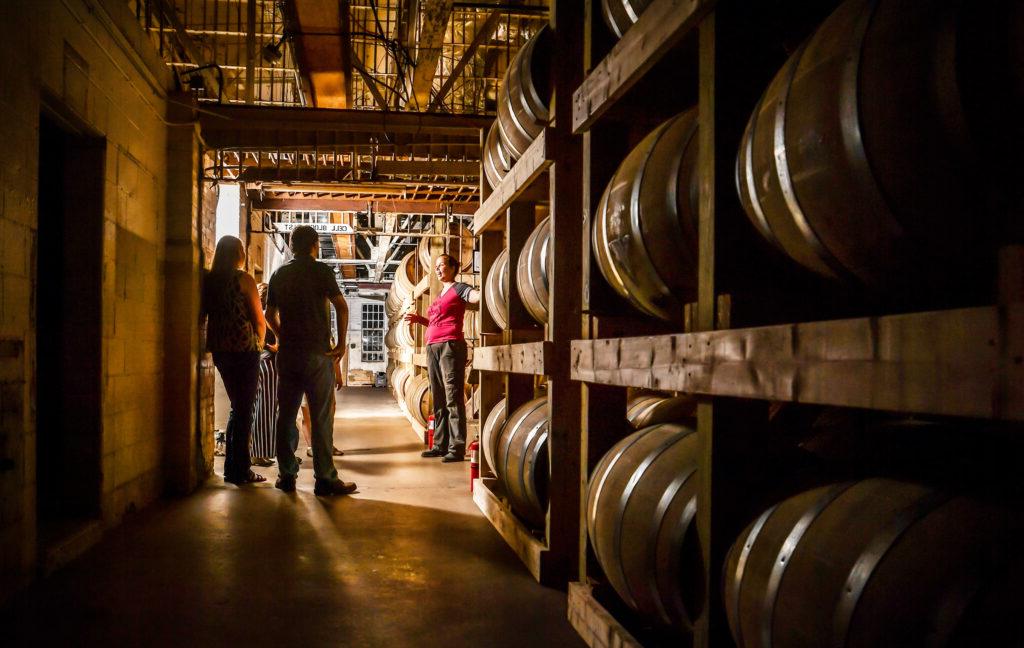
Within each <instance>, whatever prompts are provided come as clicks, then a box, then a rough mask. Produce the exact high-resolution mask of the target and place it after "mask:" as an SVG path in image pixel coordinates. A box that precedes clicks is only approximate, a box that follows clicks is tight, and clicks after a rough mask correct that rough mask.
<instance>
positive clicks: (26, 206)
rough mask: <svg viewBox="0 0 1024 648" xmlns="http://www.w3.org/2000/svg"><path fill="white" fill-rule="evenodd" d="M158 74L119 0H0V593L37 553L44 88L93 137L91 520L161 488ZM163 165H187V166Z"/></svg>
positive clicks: (10, 588)
mask: <svg viewBox="0 0 1024 648" xmlns="http://www.w3.org/2000/svg"><path fill="white" fill-rule="evenodd" d="M169 86H170V78H169V74H168V72H167V70H166V67H165V66H164V65H163V63H162V62H161V61H160V60H159V57H158V56H157V54H156V52H155V51H153V50H152V48H151V46H149V44H148V42H147V41H146V39H145V35H144V34H143V32H142V30H141V29H140V28H139V27H138V25H137V24H136V23H135V21H134V16H132V15H131V14H130V13H129V12H128V9H127V4H126V3H124V2H123V1H119V0H3V2H0V114H2V115H3V119H0V141H3V142H4V144H5V147H6V148H7V154H5V155H4V156H0V405H2V412H3V414H2V417H0V498H2V500H0V602H2V601H3V600H4V599H6V598H7V597H9V596H10V595H11V594H12V593H13V592H14V591H16V590H17V589H18V588H19V587H21V586H23V585H24V584H25V583H26V582H27V581H28V580H30V579H31V577H32V575H33V573H34V568H35V564H36V560H37V558H36V520H35V475H34V468H35V462H36V447H35V438H36V436H35V429H34V420H35V409H36V408H37V407H42V406H45V404H46V396H47V395H45V394H37V393H35V389H34V385H35V375H34V371H35V368H34V367H35V348H36V345H37V340H36V339H35V321H34V301H33V300H34V291H35V288H36V286H35V276H36V269H35V250H36V247H37V246H38V245H39V244H40V243H39V241H37V240H36V239H37V193H38V191H37V174H38V171H37V169H38V147H39V115H40V111H41V110H42V109H43V102H44V101H45V102H46V103H47V104H48V105H56V106H59V107H60V109H61V110H63V111H66V112H67V113H68V114H70V115H72V116H73V118H74V120H75V121H76V122H80V123H81V124H82V125H83V126H85V127H87V128H88V129H89V130H91V131H94V132H96V133H98V134H100V135H102V136H103V137H104V138H105V139H106V143H107V146H106V168H105V187H104V223H103V243H102V247H103V249H102V250H101V251H100V253H101V254H102V264H103V265H102V267H103V278H102V308H101V309H99V310H100V312H101V314H102V318H103V328H102V332H103V333H102V344H103V349H102V358H103V367H102V381H103V384H102V495H101V508H102V517H103V522H104V524H106V525H110V524H115V523H117V522H118V521H119V520H120V519H121V517H122V516H123V515H124V513H125V512H126V511H130V510H132V509H133V508H137V507H141V506H143V505H145V504H147V503H149V502H151V501H152V500H154V499H155V498H156V497H157V496H158V495H159V494H160V493H161V492H162V489H163V484H164V475H163V465H162V464H163V457H164V452H165V448H164V445H165V442H164V435H165V431H164V429H163V427H162V423H161V421H162V419H163V408H164V361H163V354H164V347H163V335H164V329H165V310H164V292H165V261H166V244H165V241H166V236H167V231H166V222H167V218H166V217H167V205H168V202H169V201H168V197H167V195H166V189H167V184H168V183H167V178H168V173H169V169H168V156H167V148H168V130H169V129H168V127H167V126H166V125H165V123H164V118H165V114H166V111H167V106H166V102H165V101H164V99H163V96H162V95H163V91H164V90H165V89H166V88H168V87H169ZM177 172H178V173H179V174H186V175H187V176H188V177H189V178H194V175H193V171H192V168H184V167H183V168H181V169H179V170H178V171H177ZM172 173H173V172H172ZM193 184H194V183H193ZM185 208H186V209H188V207H187V206H186V207H185ZM184 217H185V218H191V214H186V215H185V216H184ZM193 220H194V219H193ZM192 328H194V326H193V327H192ZM193 366H194V365H193ZM181 433H182V434H185V435H187V436H188V437H189V438H192V433H191V432H190V431H189V430H184V431H182V432H181Z"/></svg>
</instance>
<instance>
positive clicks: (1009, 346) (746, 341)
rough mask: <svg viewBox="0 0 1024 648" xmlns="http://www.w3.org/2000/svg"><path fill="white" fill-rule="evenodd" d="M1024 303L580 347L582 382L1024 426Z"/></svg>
mask: <svg viewBox="0 0 1024 648" xmlns="http://www.w3.org/2000/svg"><path fill="white" fill-rule="evenodd" d="M1022 357H1024V303H1016V304H1011V305H1009V306H1008V307H1005V308H1003V309H999V308H996V307H994V306H992V307H980V308H967V309H958V310H950V311H936V312H930V313H913V314H908V315H891V316H885V317H867V318H857V319H849V320H836V321H829V322H810V323H802V324H785V325H778V326H765V327H758V328H748V329H730V330H720V331H706V332H699V333H681V334H676V335H662V336H651V337H635V338H616V339H601V340H574V341H573V343H572V377H573V378H574V379H575V380H580V381H585V382H591V383H599V384H608V385H621V386H630V387H645V388H651V389H662V390H669V391H681V392H687V393H694V394H705V395H709V396H733V397H742V398H755V399H767V400H774V401H783V402H792V403H814V404H820V405H835V406H845V407H861V408H872V409H880V410H890V411H899V412H915V413H922V414H937V415H949V416H969V417H985V418H992V419H1001V420H1017V421H1020V420H1024V364H1022V362H1021V358H1022Z"/></svg>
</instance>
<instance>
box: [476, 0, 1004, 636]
mask: <svg viewBox="0 0 1024 648" xmlns="http://www.w3.org/2000/svg"><path fill="white" fill-rule="evenodd" d="M647 4H648V2H647V1H646V0H602V9H603V14H604V18H605V21H606V22H607V23H608V25H609V28H610V29H611V30H612V31H613V32H614V33H615V34H616V35H617V36H622V35H623V34H624V33H625V32H626V30H627V29H629V28H630V26H631V25H633V24H634V23H635V22H636V21H637V19H638V17H639V15H640V13H641V12H642V11H643V9H644V8H645V7H646V5H647ZM1021 25H1024V3H1020V2H992V3H967V2H946V1H944V0H922V1H921V2H915V3H907V2H897V1H895V0H846V1H845V2H843V3H842V4H841V5H840V6H839V7H838V9H837V10H836V11H835V12H834V13H833V14H832V15H831V16H830V17H829V18H828V19H827V20H826V21H825V22H824V23H823V24H822V25H821V26H820V27H819V28H818V29H817V30H816V32H815V33H814V34H813V35H812V36H811V37H810V38H809V39H808V40H807V41H806V42H805V43H804V44H803V45H801V46H800V47H799V48H798V49H797V50H796V51H795V52H794V53H793V54H792V56H791V57H790V59H789V61H788V62H787V63H786V64H785V66H784V67H783V68H782V69H781V70H780V71H779V72H778V74H777V76H776V77H775V78H774V80H773V81H772V82H771V84H770V85H769V86H768V87H767V89H766V91H765V93H764V95H763V96H762V98H761V100H760V101H759V102H758V104H757V106H756V107H755V109H754V111H753V114H752V115H751V116H750V119H749V122H748V124H747V127H746V131H745V133H744V134H743V136H742V140H741V141H740V142H739V147H738V149H739V153H738V157H737V160H736V170H735V171H736V188H737V191H738V194H739V198H740V203H741V205H742V207H743V209H744V211H745V212H746V214H747V216H748V218H749V220H750V222H751V223H752V225H753V226H754V228H755V229H756V231H757V232H758V233H759V234H760V236H761V237H763V238H764V240H765V241H767V242H768V243H769V244H770V245H772V246H774V247H776V248H777V249H778V250H780V251H781V252H782V253H783V254H785V255H786V256H788V257H789V258H791V259H792V260H793V261H795V262H796V263H798V264H800V265H801V266H803V267H805V268H807V269H808V270H810V271H812V272H815V273H817V274H819V275H823V276H826V277H829V278H832V279H835V280H838V281H845V282H848V283H851V284H853V285H857V286H861V287H864V288H867V289H868V290H869V291H870V292H871V293H873V294H880V295H884V294H887V293H894V292H896V291H901V290H902V291H904V294H906V293H905V291H906V290H907V289H908V287H909V289H910V290H913V289H915V288H919V287H920V288H928V287H930V286H937V287H939V288H941V286H942V285H943V284H944V283H945V282H948V281H951V280H956V278H957V277H958V276H963V275H970V274H972V270H973V271H974V272H973V274H974V275H977V276H980V277H981V278H982V279H983V280H984V281H988V280H989V279H990V275H985V274H983V273H980V272H976V270H977V268H978V267H979V264H981V263H982V262H983V261H984V260H986V259H991V258H993V257H994V244H995V242H997V241H1000V240H1006V239H1007V238H1009V237H1008V236H1007V234H1006V232H1005V231H1003V230H1002V229H1001V228H1003V227H1005V226H1006V223H1005V222H1003V220H1001V219H1003V218H1004V216H1002V215H999V214H996V213H995V212H996V211H997V209H996V208H994V207H993V205H999V204H1000V201H1001V200H1004V199H1005V198H1006V196H1007V195H1009V194H1012V192H1011V191H1005V188H1003V190H1001V189H1000V188H998V187H993V185H994V184H997V183H998V182H999V181H1002V179H1003V178H1005V177H1007V175H1008V169H1007V168H1000V165H1003V164H1004V163H1005V162H1006V159H1005V158H1004V157H1002V156H999V155H995V156H991V155H989V156H986V155H985V154H986V153H987V152H992V151H1000V150H1002V151H1005V150H1007V149H1010V148H1015V149H1019V147H1015V146H1009V145H1007V144H1005V143H1003V144H1001V145H1000V144H999V143H996V142H994V141H992V139H993V134H1000V132H1001V134H1002V135H1003V136H1004V137H1005V138H1006V140H1007V142H1012V143H1013V144H1014V145H1016V144H1019V143H1020V139H1021V137H1022V136H1021V132H1022V131H1021V129H1019V128H1017V127H1016V126H1015V124H1016V119H1017V118H1018V116H1017V114H1018V113H1019V110H1018V108H1020V106H1021V101H1020V99H1021V98H1022V97H1024V75H1021V74H1020V70H1021V69H1024V48H1022V47H1021V46H1020V42H1021V41H1022V39H1021V27H1020V26H1021ZM1000 57H1001V58H1000ZM1014 61H1016V63H1015V62H1014ZM993 78H998V79H1001V80H1002V83H997V84H992V83H986V82H985V81H984V80H986V79H993ZM993 116H1002V117H1005V119H1002V120H994V119H992V117H993ZM697 128H698V122H697V116H696V111H695V110H692V109H691V110H687V111H684V112H682V113H680V114H678V115H676V116H675V117H673V118H671V119H669V120H668V121H666V122H664V123H662V124H661V125H660V126H658V127H657V128H656V129H655V130H654V131H652V132H651V133H650V134H648V135H647V137H645V138H644V139H643V140H642V141H641V142H640V143H639V144H638V145H637V146H636V147H635V148H634V149H633V150H632V151H631V152H630V153H629V154H628V155H627V156H626V158H625V159H624V160H623V161H622V163H621V164H620V166H619V167H618V169H617V170H616V171H615V173H614V175H613V176H612V178H611V180H610V182H609V183H608V185H607V187H606V189H605V191H604V193H603V195H602V197H601V199H600V202H599V203H598V205H597V207H596V209H595V212H594V218H593V229H592V231H591V233H590V234H591V237H592V239H591V241H592V246H591V248H592V250H593V253H594V257H595V262H596V265H597V267H598V268H599V269H600V271H601V274H602V275H603V276H604V277H605V279H606V280H607V282H608V283H609V285H610V286H611V287H612V288H613V289H614V290H615V291H616V292H617V293H618V294H619V295H620V296H621V297H622V298H623V299H624V300H625V301H627V302H628V303H629V304H631V305H632V306H633V307H634V308H635V309H636V310H637V311H638V312H639V313H643V314H644V315H646V316H649V317H652V318H657V319H660V320H664V321H667V322H675V323H680V322H681V318H682V315H683V304H684V303H686V302H691V301H694V300H695V299H696V277H697V205H698V186H699V180H700V178H698V176H697V163H696V161H697V155H696V151H697ZM1014 162H1015V160H1014ZM1018 166H1019V164H1014V165H1011V166H1010V168H1012V169H1016V168H1017V167H1018ZM1016 181H1017V180H1016V179H1015V180H1014V182H1016ZM1001 191H1002V192H1001ZM1003 208H1005V204H1004V205H1003ZM1017 213H1018V214H1019V210H1018V212H1017ZM541 236H542V234H540V233H537V232H535V233H534V236H531V242H533V240H534V239H535V238H537V239H539V238H540V237H541ZM527 248H528V249H527V250H524V252H523V254H522V255H521V257H520V259H519V260H518V266H517V275H516V276H517V279H518V282H519V284H518V288H519V290H520V294H521V295H522V297H523V301H524V304H527V307H528V308H529V301H530V299H528V296H530V297H531V298H532V296H533V295H535V294H540V292H539V291H533V288H534V287H535V284H534V283H533V282H531V281H530V280H529V278H530V277H537V276H541V275H543V274H544V273H543V272H542V271H538V270H536V268H537V267H538V266H537V261H538V257H537V254H536V250H534V249H532V248H531V247H530V245H528V246H527ZM504 263H505V267H496V268H495V272H494V276H493V277H491V276H488V278H487V294H488V297H490V296H491V294H493V295H494V297H495V299H496V300H500V298H501V297H502V296H505V297H507V294H508V290H509V287H508V272H509V270H508V268H507V264H508V259H507V255H506V256H505V258H504ZM524 282H525V283H526V284H527V285H528V286H529V288H528V289H526V290H524ZM545 288H546V286H545ZM531 291H533V292H531ZM500 303H504V302H500ZM534 303H536V302H534ZM491 305H492V304H491V303H490V301H489V302H488V306H489V307H490V306H491ZM492 314H493V310H492ZM531 314H532V315H533V316H534V317H535V318H537V319H538V321H542V318H541V317H538V314H537V313H534V312H533V310H532V309H531ZM495 319H499V318H498V317H495ZM659 399H660V400H659ZM671 401H672V402H669V401H667V400H664V397H660V396H656V395H651V394H640V395H637V396H636V397H634V398H633V399H631V400H630V401H629V410H628V412H627V418H628V420H629V422H630V424H631V425H632V426H633V427H634V429H635V431H634V432H632V433H631V434H630V435H629V436H626V437H625V438H623V439H622V440H621V441H619V442H618V443H616V444H615V445H614V446H613V447H612V448H611V449H610V450H609V451H608V453H607V454H606V455H605V456H604V457H603V458H602V459H601V460H600V461H599V462H598V463H597V465H596V466H595V468H594V469H593V471H592V474H591V475H590V478H589V481H588V490H587V502H586V504H587V507H586V523H587V530H588V534H589V538H590V543H591V547H592V549H593V552H594V555H595V557H596V558H597V561H598V563H599V564H600V565H601V568H602V571H603V574H604V579H605V581H606V582H607V584H608V585H609V586H610V587H611V588H612V589H614V591H615V592H616V593H617V594H618V596H619V598H621V599H622V601H623V602H625V603H626V604H627V605H628V606H630V607H631V608H633V609H634V610H636V611H637V612H639V613H641V614H643V615H644V616H646V617H647V618H649V619H650V620H652V621H654V622H659V623H662V624H667V625H671V626H674V627H676V628H678V629H680V630H681V631H683V632H689V631H690V630H692V627H693V623H694V621H695V619H696V618H697V617H698V616H699V615H700V614H701V613H702V611H703V609H704V607H705V606H706V605H709V604H717V603H718V601H705V600H703V599H702V595H703V592H704V586H703V579H704V573H705V566H704V565H702V563H701V548H700V546H699V542H698V538H697V534H696V525H695V519H696V513H697V483H698V474H697V466H698V450H699V448H698V442H697V435H696V434H695V432H694V430H693V428H692V427H691V426H690V424H688V423H687V422H686V420H687V417H689V416H692V413H693V405H694V404H693V400H692V399H689V398H687V397H675V398H673V399H671ZM492 414H493V415H494V416H495V419H496V422H495V423H494V427H495V429H498V430H499V433H497V434H496V436H495V437H494V438H493V439H491V443H492V444H493V445H492V447H490V448H487V446H486V445H485V452H488V453H491V454H495V455H496V456H495V459H494V461H496V462H498V463H499V467H500V468H501V469H504V466H503V465H502V463H501V462H502V461H503V459H502V457H501V456H497V453H498V450H499V445H497V444H498V440H499V439H504V438H505V436H504V430H503V429H502V428H500V424H499V423H498V422H497V420H498V419H501V418H502V417H503V416H504V410H501V412H498V411H497V410H495V411H492ZM510 420H511V419H510ZM488 421H489V422H490V419H488ZM506 425H507V424H506ZM488 461H491V460H490V459H488ZM492 465H494V464H493V462H492ZM506 479H507V478H506ZM952 481H953V480H951V482H952ZM1017 517H1018V516H1015V515H1013V514H1012V513H1011V512H1008V510H1007V509H1005V508H1003V507H1002V506H1001V505H997V504H993V503H991V502H989V501H987V500H986V499H984V498H982V497H981V496H977V495H974V496H964V495H962V494H960V493H957V492H944V491H943V490H942V489H939V488H936V487H934V486H932V485H926V484H921V483H915V482H913V481H904V480H894V479H880V478H872V479H861V480H857V481H851V482H843V483H835V484H825V485H823V486H821V487H819V488H815V489H812V490H808V491H806V492H802V493H799V494H796V495H795V496H792V497H789V498H788V499H784V500H783V501H781V502H778V503H775V504H774V505H773V506H770V507H769V508H767V509H766V510H764V511H763V512H762V513H761V514H760V515H759V516H758V517H756V518H755V519H752V520H749V524H748V525H747V527H746V529H744V530H743V531H742V533H741V534H740V535H739V536H738V537H736V538H735V539H732V538H730V540H734V542H733V544H732V548H731V551H730V552H729V554H728V558H727V561H726V565H725V569H724V573H722V574H718V573H713V574H712V575H711V577H712V579H717V578H720V577H721V578H722V579H723V584H724V587H723V600H722V601H721V603H722V604H723V605H724V608H725V610H726V613H727V618H728V621H729V627H730V630H731V632H732V635H733V638H734V639H735V642H736V645H737V646H738V647H739V648H768V647H769V646H771V647H773V648H791V647H792V648H797V647H799V648H810V647H813V646H823V645H832V646H845V647H847V648H851V647H868V646H926V645H928V646H983V645H984V646H996V645H1018V644H1019V643H1021V640H1020V637H1019V635H1020V632H1019V631H1018V630H1017V629H1016V627H1015V621H1016V615H1015V614H1014V613H1015V612H1016V611H1018V610H1019V608H1020V604H1019V603H1017V600H1018V599H1017V598H1016V592H1015V585H1016V583H1017V582H1018V581H1017V578H1018V576H1019V575H1020V574H1021V565H1024V562H1022V561H1021V559H1020V558H1019V557H1018V556H1017V555H1016V553H1019V552H1017V551H1016V548H1015V543H1014V542H1013V540H1014V538H1016V537H1018V535H1017V533H1018V531H1019V530H1020V528H1021V523H1020V520H1019V519H1017Z"/></svg>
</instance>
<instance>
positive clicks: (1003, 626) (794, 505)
mask: <svg viewBox="0 0 1024 648" xmlns="http://www.w3.org/2000/svg"><path fill="white" fill-rule="evenodd" d="M1006 521H1007V520H1006V517H1005V516H1003V515H1002V514H1001V513H1000V512H999V511H997V510H995V509H994V507H991V506H989V505H985V504H982V503H980V502H977V501H973V500H970V499H968V498H964V497H949V496H948V495H944V494H942V493H940V492H937V491H935V490H933V489H931V488H929V487H927V486H922V485H919V484H913V483H908V482H901V481H894V480H890V479H868V480H865V481H860V482H847V483H843V484H833V485H830V486H825V487H822V488H817V489H815V490H811V491H807V492H805V493H801V494H800V495H797V496H795V497H792V498H790V499H787V500H785V501H783V502H781V503H779V504H777V505H775V506H773V507H772V508H770V509H768V510H767V511H765V512H764V513H763V514H762V515H761V516H760V517H759V518H757V519H756V520H755V521H754V522H752V523H751V524H750V525H749V526H748V527H747V528H746V530H745V531H744V532H743V533H742V534H741V535H740V537H739V538H738V539H737V540H736V542H735V543H734V544H733V546H732V549H731V550H730V551H729V554H728V556H727V559H726V565H725V572H724V581H725V582H724V587H723V597H724V602H725V607H726V615H727V618H728V620H729V626H730V629H731V631H732V634H733V637H734V638H735V639H736V644H737V646H739V648H755V647H757V648H769V647H772V648H789V647H807V648H810V647H812V646H815V647H816V646H836V647H843V648H861V647H863V648H867V647H874V646H900V647H906V648H910V647H914V646H921V647H924V646H950V645H965V646H967V645H991V646H996V645H1000V646H1003V645H1011V644H1012V645H1017V642H1016V641H1013V642H1011V641H1008V639H1009V638H1010V637H1011V636H1015V637H1016V638H1017V640H1019V638H1020V632H1019V629H1018V627H1017V626H1018V624H1017V620H1016V619H1015V618H1005V617H1004V618H1002V619H995V620H990V621H986V623H988V624H989V627H988V628H987V629H984V630H983V632H985V633H993V634H990V635H988V636H990V637H1002V640H998V641H992V642H988V641H986V642H984V643H961V642H960V641H957V640H955V639H954V638H955V637H956V636H958V635H959V636H964V635H965V634H969V633H964V632H962V631H961V630H960V629H959V628H961V627H968V626H971V625H976V624H975V623H972V621H971V616H972V614H974V612H973V611H972V609H973V610H976V611H980V613H982V614H985V612H984V611H983V610H982V608H984V607H986V606H983V605H975V604H974V601H975V600H976V599H978V597H979V596H983V595H984V596H986V597H990V596H991V595H992V594H996V595H999V594H1000V592H992V590H991V585H992V582H993V581H994V580H997V579H998V580H1002V575H1003V574H1005V573H1007V572H1006V570H1005V565H1001V564H1000V563H1001V561H1002V558H1001V557H1000V555H1001V554H1003V552H1004V550H1005V551H1006V552H1009V551H1014V549H1012V548H1011V547H1005V548H1000V547H998V546H997V545H998V543H996V542H994V539H995V538H997V537H999V536H1001V535H1004V534H1005V535H1010V534H1009V533H1008V531H1007V528H1006ZM1006 540H1010V539H1009V538H1006ZM1016 551H1017V552H1018V553H1019V550H1016ZM1018 562H1019V561H1018ZM1010 587H1011V588H1014V590H1015V588H1016V585H1015V584H1013V585H1010ZM1002 594H1004V595H1005V596H1006V600H1017V599H1019V596H1017V592H1016V591H1013V592H1010V591H1006V592H1002ZM1014 607H1017V608H1019V607H1020V604H1019V603H1016V604H1014ZM993 624H994V626H993Z"/></svg>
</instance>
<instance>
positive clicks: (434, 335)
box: [405, 254, 480, 463]
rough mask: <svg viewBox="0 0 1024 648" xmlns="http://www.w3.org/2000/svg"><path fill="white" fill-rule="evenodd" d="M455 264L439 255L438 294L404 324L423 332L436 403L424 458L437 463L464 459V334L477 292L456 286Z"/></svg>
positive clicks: (477, 297) (428, 370) (446, 255)
mask: <svg viewBox="0 0 1024 648" xmlns="http://www.w3.org/2000/svg"><path fill="white" fill-rule="evenodd" d="M458 272H459V261H458V260H457V259H456V258H455V257H453V256H451V255H449V254H442V255H439V256H438V257H437V258H436V259H434V273H435V274H436V275H437V278H438V280H439V281H440V282H441V293H440V294H439V295H438V296H437V298H436V299H435V300H434V301H433V302H432V303H431V304H430V308H429V310H427V315H428V316H429V317H423V316H422V315H417V314H416V313H409V314H407V315H406V316H405V321H407V322H411V323H413V324H422V325H426V327H427V334H426V340H427V374H428V376H429V377H430V395H431V397H433V399H434V447H432V448H430V449H429V450H426V451H424V452H423V453H422V455H421V456H423V457H441V461H443V462H445V463H448V462H452V461H462V460H463V459H464V458H465V456H466V395H465V391H464V389H465V383H466V360H467V355H468V349H467V347H466V337H465V335H464V333H463V331H462V319H463V315H465V314H466V304H479V303H480V291H479V290H477V289H476V288H473V287H472V286H470V285H469V284H465V283H462V282H460V281H455V276H456V275H457V274H458Z"/></svg>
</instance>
